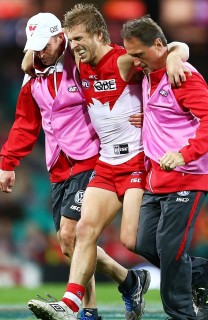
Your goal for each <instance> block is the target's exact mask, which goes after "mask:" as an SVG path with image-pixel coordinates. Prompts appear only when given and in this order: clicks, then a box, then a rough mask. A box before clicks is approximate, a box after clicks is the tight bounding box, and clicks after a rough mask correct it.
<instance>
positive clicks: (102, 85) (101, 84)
mask: <svg viewBox="0 0 208 320" xmlns="http://www.w3.org/2000/svg"><path fill="white" fill-rule="evenodd" d="M93 86H94V89H95V92H101V91H112V90H116V80H115V79H109V80H99V81H95V82H94V85H93Z"/></svg>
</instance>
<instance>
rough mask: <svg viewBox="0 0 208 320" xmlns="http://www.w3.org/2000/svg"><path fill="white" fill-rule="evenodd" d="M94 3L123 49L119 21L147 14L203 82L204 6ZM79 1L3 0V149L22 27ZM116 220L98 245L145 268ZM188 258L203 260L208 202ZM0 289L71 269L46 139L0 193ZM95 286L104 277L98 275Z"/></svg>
mask: <svg viewBox="0 0 208 320" xmlns="http://www.w3.org/2000/svg"><path fill="white" fill-rule="evenodd" d="M82 2H92V3H94V4H96V6H97V7H98V8H99V9H100V10H101V12H102V13H103V15H104V16H105V18H106V21H107V24H108V27H109V31H110V34H111V40H112V42H115V43H117V44H120V45H122V41H121V38H120V30H121V27H122V24H123V22H125V21H126V20H128V19H132V18H137V17H139V16H142V15H144V14H147V13H149V14H150V15H151V17H152V18H153V19H155V20H156V21H157V22H158V23H159V24H160V25H161V26H162V28H163V30H164V31H165V33H166V36H167V38H168V41H169V42H170V41H173V40H177V41H183V42H186V43H187V44H188V45H189V47H190V59H189V61H190V62H191V63H192V64H193V65H194V66H195V67H196V68H197V69H198V70H199V71H200V72H201V74H202V75H203V76H204V77H205V79H206V81H208V68H207V65H208V62H207V52H208V50H207V49H208V2H207V0H158V1H156V0H154V1H153V0H146V1H142V0H106V1H102V0H97V1H82ZM75 3H77V1H72V0H71V1H69V0H0V147H1V146H2V144H3V143H4V142H5V140H6V138H7V135H8V132H9V129H10V127H11V125H12V122H13V120H14V112H15V104H16V100H17V96H18V92H19V89H20V87H21V84H22V79H23V72H22V71H21V68H20V65H21V61H22V58H23V47H24V44H25V26H26V23H27V20H28V18H29V17H30V16H32V15H34V14H36V13H38V12H52V13H54V14H56V15H57V16H58V17H59V18H60V19H61V20H62V19H63V15H64V13H65V12H66V11H67V10H68V9H70V8H71V7H72V6H73V5H74V4H75ZM119 222H120V218H119V216H118V218H117V219H116V220H115V221H114V222H113V223H112V224H111V225H110V226H109V228H108V229H107V230H106V231H105V232H104V234H103V235H102V237H101V239H100V245H101V246H102V247H103V248H104V249H105V250H106V251H107V252H108V253H110V254H111V255H112V256H113V257H114V258H115V259H117V260H118V261H119V262H120V263H122V264H123V265H125V266H127V267H130V266H133V265H136V264H138V263H143V262H145V261H144V260H141V258H139V257H138V256H136V255H134V254H132V253H130V252H128V251H127V250H126V249H124V248H123V247H122V246H121V245H120V243H119ZM192 253H194V254H196V255H202V256H204V257H207V258H208V200H207V203H206V204H205V206H204V208H203V210H202V211H201V214H200V217H199V219H198V222H197V226H196V230H195V234H194V240H193V244H192ZM0 257H1V259H0V287H1V286H5V285H6V286H7V285H13V284H25V285H28V286H35V285H36V284H38V283H39V282H41V281H43V282H48V281H57V282H58V281H64V282H66V280H67V277H68V271H67V269H68V263H67V261H66V260H65V258H64V257H63V255H62V253H61V252H60V249H59V245H58V243H57V240H56V235H55V231H54V227H53V221H52V217H51V209H50V185H49V179H48V174H47V172H46V169H45V159H44V136H43V134H41V136H40V139H39V141H38V143H37V145H36V147H35V149H34V151H33V153H32V154H31V155H30V156H29V157H27V159H24V160H23V161H22V163H21V166H20V167H19V168H18V169H17V170H16V184H15V187H14V190H13V193H12V194H2V193H1V194H0ZM97 278H98V280H99V279H102V280H103V279H104V280H107V279H105V278H103V276H101V275H97Z"/></svg>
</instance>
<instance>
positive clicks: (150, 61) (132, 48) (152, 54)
mask: <svg viewBox="0 0 208 320" xmlns="http://www.w3.org/2000/svg"><path fill="white" fill-rule="evenodd" d="M124 47H125V49H126V51H127V53H128V54H129V55H130V56H132V57H133V58H134V64H135V66H137V67H138V66H140V67H142V69H143V71H144V72H146V71H147V70H148V69H149V70H151V71H154V70H157V69H158V58H159V55H160V54H159V51H158V50H157V46H156V45H155V44H154V45H153V46H151V47H148V46H146V45H145V44H144V43H142V42H141V41H140V40H139V39H137V38H134V37H132V38H128V39H124Z"/></svg>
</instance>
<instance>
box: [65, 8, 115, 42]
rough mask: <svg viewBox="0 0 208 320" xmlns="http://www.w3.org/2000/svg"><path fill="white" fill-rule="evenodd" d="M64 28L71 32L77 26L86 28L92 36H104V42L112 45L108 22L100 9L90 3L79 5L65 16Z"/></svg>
mask: <svg viewBox="0 0 208 320" xmlns="http://www.w3.org/2000/svg"><path fill="white" fill-rule="evenodd" d="M63 26H64V27H65V28H66V29H67V30H71V29H73V28H74V27H76V26H84V27H85V30H86V32H87V33H89V34H90V35H92V36H93V35H94V34H102V35H103V38H102V42H103V43H104V44H109V43H110V36H109V32H108V29H107V25H106V22H105V20H104V18H103V16H102V14H101V13H100V12H99V11H98V9H97V8H96V7H95V6H94V5H93V4H90V3H85V4H83V3H78V4H76V5H75V6H74V7H73V8H72V9H71V10H70V11H68V12H67V13H66V14H65V15H64V22H63Z"/></svg>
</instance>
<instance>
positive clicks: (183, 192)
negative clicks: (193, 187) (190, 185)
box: [177, 191, 190, 197]
mask: <svg viewBox="0 0 208 320" xmlns="http://www.w3.org/2000/svg"><path fill="white" fill-rule="evenodd" d="M189 193H190V191H179V192H177V194H178V195H179V196H181V197H185V196H187V195H188V194H189Z"/></svg>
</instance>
